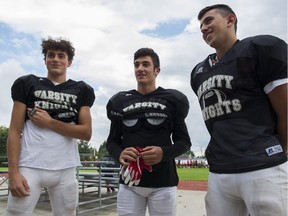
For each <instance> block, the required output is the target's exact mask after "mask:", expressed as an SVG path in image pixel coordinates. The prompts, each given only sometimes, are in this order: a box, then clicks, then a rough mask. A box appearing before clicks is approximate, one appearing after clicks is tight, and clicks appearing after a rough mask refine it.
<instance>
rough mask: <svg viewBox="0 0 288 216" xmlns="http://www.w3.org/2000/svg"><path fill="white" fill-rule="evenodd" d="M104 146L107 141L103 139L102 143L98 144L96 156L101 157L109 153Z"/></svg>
mask: <svg viewBox="0 0 288 216" xmlns="http://www.w3.org/2000/svg"><path fill="white" fill-rule="evenodd" d="M106 146H107V141H104V142H103V144H102V145H100V147H99V151H98V158H102V157H104V156H107V155H109V153H108V151H107V149H106Z"/></svg>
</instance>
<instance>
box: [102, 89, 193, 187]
mask: <svg viewBox="0 0 288 216" xmlns="http://www.w3.org/2000/svg"><path fill="white" fill-rule="evenodd" d="M188 110H189V102H188V99H187V97H186V96H185V95H184V94H182V93H181V92H179V91H177V90H173V89H163V88H161V87H159V88H157V89H156V90H155V91H153V92H151V93H148V94H145V95H142V94H140V93H139V92H137V91H136V90H130V91H123V92H119V93H117V94H116V95H114V96H113V97H112V98H111V99H110V100H109V102H108V104H107V116H108V118H109V119H110V120H111V128H110V134H109V137H108V140H107V150H108V152H109V153H110V155H111V156H112V157H113V158H114V159H115V160H117V161H119V156H120V154H121V152H122V151H123V149H125V148H126V147H130V146H133V147H136V146H139V147H146V146H160V147H161V148H162V150H163V160H162V161H161V162H160V163H158V164H156V165H153V172H151V173H149V172H146V170H144V173H143V176H142V179H141V181H140V184H139V186H140V187H168V186H176V185H177V184H178V176H177V173H176V166H175V160H174V158H175V157H177V156H179V155H181V154H183V153H185V152H186V151H187V150H189V149H190V146H191V142H190V137H189V135H188V131H187V127H186V124H185V121H184V119H185V118H186V116H187V114H188ZM172 142H174V143H172ZM120 182H121V183H123V181H122V179H120Z"/></svg>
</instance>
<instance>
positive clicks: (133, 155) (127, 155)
mask: <svg viewBox="0 0 288 216" xmlns="http://www.w3.org/2000/svg"><path fill="white" fill-rule="evenodd" d="M138 156H139V151H138V150H137V149H136V148H134V147H128V148H126V149H124V150H123V151H122V152H121V154H120V157H119V161H120V163H121V164H122V165H123V166H128V165H129V162H130V161H136V159H137V157H138Z"/></svg>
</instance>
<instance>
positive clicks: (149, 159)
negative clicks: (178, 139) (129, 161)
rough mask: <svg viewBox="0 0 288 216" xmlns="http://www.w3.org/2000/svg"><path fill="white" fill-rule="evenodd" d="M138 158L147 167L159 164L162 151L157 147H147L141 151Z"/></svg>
mask: <svg viewBox="0 0 288 216" xmlns="http://www.w3.org/2000/svg"><path fill="white" fill-rule="evenodd" d="M139 156H140V157H141V158H142V159H143V161H144V163H145V164H147V165H154V164H157V163H159V162H160V161H161V160H162V158H163V150H162V148H161V147H159V146H147V147H145V148H143V149H142V151H141V152H140V154H139Z"/></svg>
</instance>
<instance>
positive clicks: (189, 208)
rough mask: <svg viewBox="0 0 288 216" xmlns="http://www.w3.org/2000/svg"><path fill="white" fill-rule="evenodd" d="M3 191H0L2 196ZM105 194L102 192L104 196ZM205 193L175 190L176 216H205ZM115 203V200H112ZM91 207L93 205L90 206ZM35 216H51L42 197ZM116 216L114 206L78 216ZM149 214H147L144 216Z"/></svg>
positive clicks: (0, 204) (0, 200)
mask: <svg viewBox="0 0 288 216" xmlns="http://www.w3.org/2000/svg"><path fill="white" fill-rule="evenodd" d="M0 189H1V187H0ZM4 192H5V191H0V195H1V193H2V194H3V193H4ZM104 193H106V192H103V196H105V194H104ZM205 194H206V191H192V190H177V216H205V215H206V213H205V206H204V205H205V204H204V197H205ZM114 202H116V198H115V200H114ZM6 203H7V196H0V216H5V215H6V214H5V209H6ZM90 205H93V204H90ZM34 215H35V216H52V213H51V207H50V203H49V201H48V200H47V199H46V198H45V195H42V196H41V198H40V200H39V202H38V204H37V206H36V208H35V211H34ZM82 215H83V216H92V215H93V216H117V211H116V205H112V206H110V207H106V208H101V209H98V210H93V211H92V212H89V213H83V214H80V216H82ZM148 215H149V214H148V213H147V214H146V216H148Z"/></svg>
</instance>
